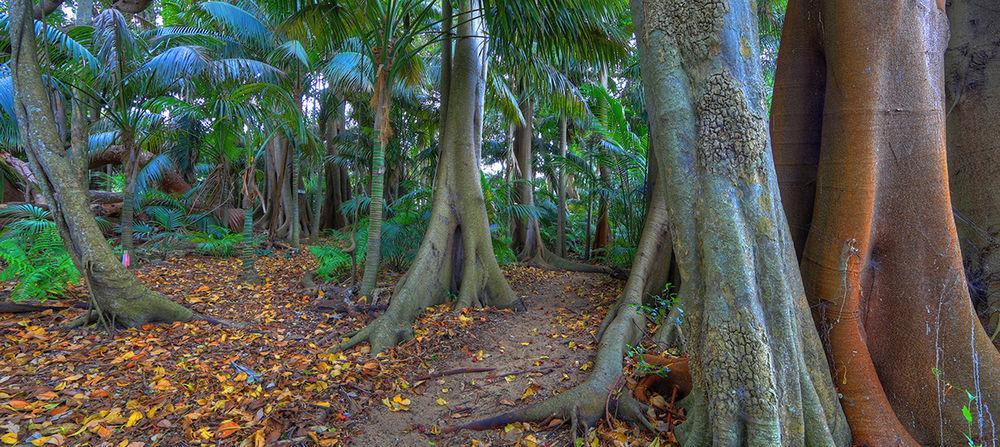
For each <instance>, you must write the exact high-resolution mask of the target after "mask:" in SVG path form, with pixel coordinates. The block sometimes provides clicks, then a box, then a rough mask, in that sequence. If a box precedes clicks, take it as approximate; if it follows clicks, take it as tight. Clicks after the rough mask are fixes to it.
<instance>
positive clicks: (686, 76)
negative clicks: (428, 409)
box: [467, 0, 850, 446]
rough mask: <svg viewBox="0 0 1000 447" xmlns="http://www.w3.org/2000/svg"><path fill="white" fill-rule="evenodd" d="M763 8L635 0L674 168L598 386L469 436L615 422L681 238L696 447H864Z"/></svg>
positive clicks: (660, 161)
mask: <svg viewBox="0 0 1000 447" xmlns="http://www.w3.org/2000/svg"><path fill="white" fill-rule="evenodd" d="M755 12H756V11H755V8H753V7H752V6H751V2H745V1H739V0H730V1H711V2H709V1H705V2H696V3H695V4H682V3H680V2H675V1H665V0H633V1H632V13H633V23H634V24H635V25H636V30H637V31H636V35H637V41H638V43H639V55H640V61H641V63H642V66H641V69H642V74H643V86H644V88H645V98H646V110H647V113H648V115H649V120H650V143H651V144H650V146H651V148H652V149H653V151H654V156H653V157H651V158H650V161H651V162H653V163H656V164H657V165H658V167H659V171H658V172H657V173H656V175H655V178H654V183H653V192H652V198H651V202H650V204H649V212H648V214H647V217H646V221H645V226H644V228H643V233H642V236H641V241H640V245H639V250H638V252H637V255H636V258H635V261H634V264H633V268H632V274H631V276H630V277H629V281H628V283H627V284H626V288H625V295H624V296H623V298H622V300H621V302H620V303H619V305H618V306H617V308H616V309H615V310H614V311H613V312H611V313H609V317H608V319H607V320H606V321H607V324H605V325H603V327H602V333H603V336H602V337H601V342H600V345H599V348H598V354H597V358H596V359H595V360H594V373H593V374H592V375H591V376H590V377H589V378H588V379H587V381H585V382H584V383H583V384H581V385H580V386H578V387H576V388H573V389H571V390H570V391H567V392H566V393H564V394H562V395H561V396H559V397H556V398H554V399H551V400H548V401H544V402H542V403H540V404H538V405H535V406H532V407H528V408H527V409H524V410H518V411H515V412H512V413H508V414H505V415H501V416H498V417H496V418H492V419H487V420H484V421H479V422H476V423H472V424H469V425H467V427H468V428H483V427H490V426H498V425H502V424H504V423H507V422H511V421H518V420H525V419H542V418H545V417H548V416H550V415H553V414H557V415H561V416H562V417H564V418H574V419H577V420H580V421H583V422H586V423H593V422H594V421H596V420H597V419H598V418H600V417H602V416H603V415H604V414H605V413H604V412H605V408H606V407H605V405H606V404H607V403H608V402H609V400H606V399H608V393H609V391H611V392H615V391H617V390H615V389H614V386H615V384H616V383H618V382H619V377H620V376H621V374H622V356H623V355H624V353H625V351H626V349H627V347H628V346H629V345H630V344H633V343H635V342H636V341H637V340H638V338H639V336H640V335H641V332H640V331H638V330H637V329H638V328H642V327H644V322H645V321H644V317H643V316H642V315H641V314H639V313H638V312H637V309H636V307H637V303H641V302H642V298H643V294H644V293H646V291H647V290H649V286H650V284H649V281H650V279H651V278H654V277H655V276H657V275H655V274H654V272H655V271H656V270H657V269H658V268H659V266H660V265H661V263H667V264H669V262H670V255H669V253H670V251H669V250H664V249H663V246H662V243H661V241H662V238H664V237H666V235H667V234H668V228H669V235H670V236H669V237H670V238H671V239H672V241H673V248H674V254H675V256H676V257H677V263H678V267H679V270H680V276H681V284H680V292H679V298H680V304H679V305H680V306H682V308H683V315H684V319H683V323H682V327H683V328H684V334H685V343H684V350H685V352H686V354H687V355H688V357H689V364H690V365H691V367H690V370H691V374H692V379H693V384H694V387H693V389H692V391H691V393H690V394H689V395H688V396H687V397H685V398H684V400H683V401H682V403H683V405H684V406H685V407H686V408H687V410H688V412H687V421H686V422H684V423H683V424H682V425H681V426H679V427H678V429H677V430H678V438H679V440H680V441H681V444H682V445H685V446H705V445H720V446H739V445H750V446H778V445H780V446H806V445H808V446H820V445H822V446H833V445H837V446H847V445H849V443H850V433H849V431H848V427H847V423H846V419H845V418H844V415H843V412H842V410H841V408H840V404H839V402H838V401H837V396H836V391H835V389H834V386H833V382H832V380H831V377H830V374H829V368H828V366H827V362H826V358H825V356H824V353H823V348H822V344H821V343H820V338H819V335H818V333H817V332H816V329H815V326H814V324H813V321H812V318H811V315H810V312H809V307H808V304H807V302H806V298H805V294H804V292H803V289H802V284H801V282H800V279H799V273H798V267H797V263H796V259H795V251H794V248H793V246H792V242H791V237H790V235H789V232H788V226H787V224H786V223H785V217H784V215H783V212H782V207H781V200H780V197H779V193H778V185H777V180H776V175H775V173H774V167H773V163H772V161H771V157H770V155H769V154H770V151H769V146H770V141H769V138H768V134H767V132H766V123H765V121H764V117H765V116H766V113H765V111H764V110H763V108H764V94H763V93H764V92H763V90H762V87H763V83H762V81H761V75H760V69H759V65H758V64H759V62H758V57H759V50H758V48H757V42H758V36H757V30H756V15H755ZM668 222H669V226H668ZM617 396H618V397H617V398H615V399H614V403H615V404H616V406H617V408H618V410H619V414H620V415H623V416H625V417H626V418H636V419H639V420H640V421H644V419H643V418H642V415H640V414H637V412H636V408H637V406H636V405H635V404H634V400H632V399H631V398H630V396H629V395H628V393H621V394H619V395H617Z"/></svg>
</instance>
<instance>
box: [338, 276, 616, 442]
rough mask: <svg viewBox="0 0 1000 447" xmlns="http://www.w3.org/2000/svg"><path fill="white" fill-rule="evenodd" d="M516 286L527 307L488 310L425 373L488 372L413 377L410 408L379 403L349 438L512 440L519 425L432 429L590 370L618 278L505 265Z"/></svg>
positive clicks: (530, 397)
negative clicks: (598, 331) (512, 268)
mask: <svg viewBox="0 0 1000 447" xmlns="http://www.w3.org/2000/svg"><path fill="white" fill-rule="evenodd" d="M508 276H510V277H511V284H512V286H513V287H514V291H515V293H517V295H518V296H519V297H522V298H523V299H524V302H525V304H526V306H527V308H528V311H527V312H520V313H513V312H491V313H490V315H489V317H487V318H486V321H484V322H480V323H479V324H477V325H476V327H475V328H474V329H473V331H472V338H469V339H467V340H455V343H454V344H453V345H452V346H451V347H450V349H447V350H445V352H443V353H442V355H441V356H439V357H436V358H430V359H427V360H428V361H427V364H426V365H422V367H421V368H420V369H419V374H418V375H416V376H415V377H416V378H417V379H420V378H421V377H424V376H429V375H433V374H435V373H438V374H440V373H447V372H456V371H457V370H460V369H470V370H471V369H488V370H489V371H484V372H476V373H466V374H449V375H447V376H444V377H439V378H431V379H427V380H419V381H415V382H414V383H413V385H414V386H413V388H412V393H410V394H407V398H408V399H409V400H410V402H411V403H410V406H409V411H406V412H402V411H397V412H393V411H390V409H389V408H388V407H386V406H382V407H377V408H374V409H373V410H372V411H370V412H369V414H368V415H367V417H366V418H365V419H363V420H360V421H358V425H359V426H360V430H359V434H358V435H357V437H356V438H355V439H353V440H352V441H351V445H357V446H372V445H386V446H388V445H399V446H422V445H429V443H431V442H433V443H435V444H436V445H439V446H458V445H466V446H467V445H474V444H473V440H476V441H479V442H481V443H482V445H512V444H514V443H515V442H517V441H518V440H520V439H521V438H522V437H523V433H521V432H520V431H517V430H515V431H511V432H506V433H505V432H503V431H501V430H496V431H489V432H471V433H470V432H460V433H457V434H454V435H439V436H434V435H430V436H428V435H429V434H431V433H436V432H438V431H440V430H441V429H443V428H445V427H448V426H453V425H460V424H462V423H465V422H468V421H470V420H474V419H475V418H481V417H486V416H489V415H493V414H497V413H501V412H505V411H509V410H511V409H513V408H515V407H517V406H520V405H524V404H529V403H533V402H537V401H539V400H541V399H543V398H545V397H547V396H551V395H553V394H555V393H557V392H559V391H561V390H564V389H567V388H569V387H571V386H573V385H575V384H577V383H579V382H580V381H581V380H583V379H584V378H585V377H586V370H587V369H588V368H589V367H590V363H589V361H590V357H591V356H592V354H593V349H594V347H595V346H596V340H595V336H594V330H595V328H597V327H598V326H599V325H600V322H601V318H602V317H603V316H604V312H606V305H607V304H608V298H609V297H611V298H614V296H613V295H614V294H615V293H616V292H617V291H618V290H619V289H620V287H621V284H620V283H619V282H618V281H616V280H613V279H611V278H609V277H606V276H604V275H594V274H582V273H570V272H549V271H543V270H537V269H523V270H521V269H519V270H516V271H513V272H511V271H508ZM536 439H538V441H539V444H540V445H550V444H554V445H566V444H567V443H569V442H570V440H569V438H568V432H567V431H549V432H546V433H543V434H538V435H536Z"/></svg>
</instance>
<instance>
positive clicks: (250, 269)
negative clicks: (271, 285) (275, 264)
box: [240, 194, 260, 283]
mask: <svg viewBox="0 0 1000 447" xmlns="http://www.w3.org/2000/svg"><path fill="white" fill-rule="evenodd" d="M253 202H254V201H253V199H252V198H251V197H249V194H246V196H244V197H243V244H241V247H240V258H242V260H243V273H242V276H241V278H242V279H243V281H245V282H251V283H252V282H257V281H259V280H260V277H259V276H257V269H256V267H255V266H254V264H255V263H256V258H257V256H256V255H255V254H254V243H253V211H254V203H253Z"/></svg>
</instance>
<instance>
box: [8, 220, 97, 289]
mask: <svg viewBox="0 0 1000 447" xmlns="http://www.w3.org/2000/svg"><path fill="white" fill-rule="evenodd" d="M0 218H4V219H5V220H6V219H16V220H13V221H11V222H10V223H8V224H7V225H5V226H4V231H3V234H2V235H0V267H2V268H3V270H2V271H0V281H16V282H17V285H16V286H15V287H14V290H13V292H12V293H11V299H13V300H14V301H24V300H38V301H45V300H48V299H51V298H54V297H58V296H59V295H61V294H62V293H63V292H64V291H65V290H66V288H67V287H68V286H69V285H71V284H76V283H77V282H79V280H80V272H79V271H77V269H76V266H75V265H73V260H72V259H71V258H70V256H69V253H68V252H67V251H66V247H65V246H64V245H63V242H62V238H61V237H59V232H58V231H57V230H56V227H55V223H54V222H52V221H51V220H49V212H48V211H47V210H44V209H42V208H39V207H36V206H34V205H29V204H20V205H13V206H9V207H5V208H2V209H0Z"/></svg>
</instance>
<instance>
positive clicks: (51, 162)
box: [10, 0, 193, 326]
mask: <svg viewBox="0 0 1000 447" xmlns="http://www.w3.org/2000/svg"><path fill="white" fill-rule="evenodd" d="M10 22H11V23H10V34H11V50H12V51H11V54H12V58H13V61H12V62H13V63H12V66H13V68H14V73H13V75H14V76H13V77H14V86H15V113H16V115H17V118H18V126H19V128H20V132H21V136H22V138H23V141H24V144H25V146H26V147H25V149H26V150H25V152H26V153H27V154H28V159H29V164H30V166H31V170H32V172H33V174H34V176H35V178H36V180H37V182H38V184H39V186H40V188H41V190H42V193H43V194H44V195H45V197H46V200H47V201H48V203H49V204H50V209H51V211H52V217H53V220H55V222H56V226H57V228H58V229H59V233H60V235H61V236H62V238H63V242H64V243H65V244H66V246H67V248H68V251H69V253H70V256H71V257H72V259H73V263H74V264H75V265H76V267H77V268H78V269H79V270H80V273H81V275H83V276H84V278H86V280H87V284H88V286H89V287H90V290H91V294H92V298H93V303H94V304H95V305H96V307H97V309H96V310H97V312H96V313H95V315H100V316H102V317H105V318H108V319H110V321H111V322H113V323H115V324H118V325H121V326H137V325H141V324H144V323H147V322H160V321H162V322H168V321H186V320H190V319H191V318H192V316H193V313H192V312H191V311H190V310H188V309H187V308H185V307H183V306H181V305H179V304H177V303H174V302H172V301H170V300H168V299H166V298H164V297H162V296H160V295H158V294H156V293H154V292H153V291H151V290H149V289H148V288H146V287H145V286H144V285H143V284H142V283H141V282H139V280H137V279H136V278H135V277H134V276H133V275H132V274H131V273H129V272H128V270H126V269H125V267H124V266H122V264H121V262H119V261H118V259H117V257H116V256H115V254H114V252H112V250H111V247H110V246H109V245H108V243H107V241H105V240H104V236H103V235H102V234H101V231H100V228H98V226H97V222H96V221H95V220H94V217H93V215H91V213H90V209H89V206H88V201H87V191H86V190H85V189H84V185H83V184H82V182H80V179H79V176H78V175H77V170H76V169H75V168H74V166H73V162H72V161H71V160H68V159H67V158H66V153H65V151H64V150H63V144H62V141H61V140H60V138H59V133H58V131H57V129H56V126H55V118H54V117H53V113H52V109H51V107H50V106H49V104H48V100H47V93H46V91H45V88H44V86H43V84H42V73H41V69H40V66H39V63H38V59H37V53H36V43H35V35H34V26H33V23H32V6H31V3H30V2H27V1H23V0H14V1H12V2H11V8H10Z"/></svg>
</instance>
